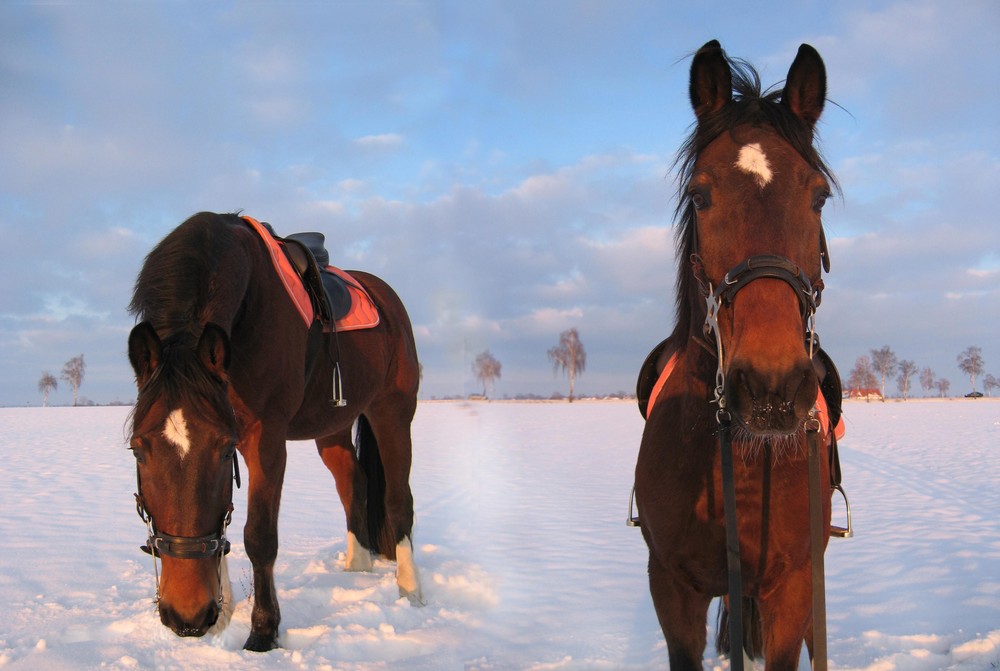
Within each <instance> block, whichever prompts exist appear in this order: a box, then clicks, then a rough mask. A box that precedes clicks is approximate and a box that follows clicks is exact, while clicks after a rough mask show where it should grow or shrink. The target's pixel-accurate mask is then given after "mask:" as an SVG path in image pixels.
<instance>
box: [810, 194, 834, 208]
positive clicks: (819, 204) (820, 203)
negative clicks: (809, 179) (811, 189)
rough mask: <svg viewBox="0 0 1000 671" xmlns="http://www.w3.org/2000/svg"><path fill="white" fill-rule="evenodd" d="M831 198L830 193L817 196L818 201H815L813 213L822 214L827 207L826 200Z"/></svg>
mask: <svg viewBox="0 0 1000 671" xmlns="http://www.w3.org/2000/svg"><path fill="white" fill-rule="evenodd" d="M829 197H830V194H829V193H822V194H820V195H818V196H816V200H814V201H813V211H814V212H820V211H822V210H823V206H824V205H826V199H827V198H829Z"/></svg>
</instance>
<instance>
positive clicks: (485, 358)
mask: <svg viewBox="0 0 1000 671" xmlns="http://www.w3.org/2000/svg"><path fill="white" fill-rule="evenodd" d="M472 372H473V373H475V375H476V379H478V380H479V381H481V382H482V383H483V396H486V397H487V398H490V397H492V396H493V381H494V380H499V379H500V362H499V361H497V359H496V357H494V356H493V355H492V354H491V353H490V351H489V350H485V351H483V352H480V353H479V355H478V356H476V360H475V361H473V362H472ZM487 385H489V388H490V393H489V394H487V393H486V386H487Z"/></svg>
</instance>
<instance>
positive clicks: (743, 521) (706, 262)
mask: <svg viewBox="0 0 1000 671" xmlns="http://www.w3.org/2000/svg"><path fill="white" fill-rule="evenodd" d="M734 91H735V95H734ZM825 96H826V75H825V69H824V66H823V61H822V60H821V59H820V57H819V54H818V53H817V52H816V51H815V50H814V49H813V48H812V47H810V46H808V45H802V46H801V47H800V49H799V51H798V55H797V57H796V58H795V61H794V62H793V64H792V66H791V69H790V70H789V72H788V78H787V80H786V83H785V86H784V88H783V90H781V91H779V92H773V93H767V92H764V93H762V92H761V90H760V81H759V77H758V75H757V73H756V71H754V70H753V68H752V67H750V66H749V65H747V64H746V63H743V62H741V61H731V60H729V59H728V58H727V57H726V55H725V53H724V52H723V51H722V49H721V47H720V46H719V43H718V42H716V41H712V42H709V43H708V44H706V45H705V46H704V47H702V48H701V49H700V50H699V51H698V52H697V53H696V54H695V56H694V59H693V63H692V65H691V79H690V98H691V104H692V106H693V107H694V112H695V115H696V117H697V125H696V128H695V130H694V131H693V133H692V135H691V137H690V138H689V139H688V141H687V143H686V144H685V146H684V149H683V151H682V154H681V156H680V157H679V159H678V162H679V165H680V166H681V177H680V182H681V184H680V200H679V205H678V210H677V214H678V217H679V223H680V226H679V229H678V236H677V237H678V245H679V246H678V251H679V258H680V259H681V264H680V268H679V273H678V292H677V324H676V327H675V328H674V330H673V332H672V334H671V335H670V336H669V338H667V340H665V341H664V342H663V343H662V344H661V346H660V347H659V348H657V349H656V350H654V353H653V354H651V355H650V358H649V359H648V360H647V366H646V367H644V369H643V371H642V373H641V374H640V381H639V399H640V406H641V407H643V406H645V405H646V403H647V401H648V408H646V407H643V412H644V415H645V414H646V410H647V409H648V411H649V412H648V415H646V416H647V421H646V426H645V431H644V433H643V437H642V444H641V447H640V450H639V456H638V462H637V464H636V472H635V478H636V479H635V497H636V503H637V504H638V509H639V513H640V516H641V520H640V522H639V524H640V525H641V527H642V533H643V537H644V539H645V541H646V544H647V545H648V547H649V585H650V592H651V594H652V597H653V603H654V606H655V609H656V614H657V617H658V619H659V622H660V626H661V628H662V629H663V633H664V636H665V638H666V642H667V648H668V652H669V657H670V668H671V670H672V671H682V670H683V669H701V668H702V658H703V655H704V651H705V646H706V631H705V620H706V617H707V611H708V607H709V604H710V601H711V600H712V598H713V597H716V596H721V595H725V594H727V587H728V585H727V545H726V528H725V524H724V510H723V508H724V506H723V498H724V496H723V486H722V480H723V475H722V473H723V470H722V466H721V459H720V442H719V439H720V424H721V420H720V411H722V412H725V413H728V414H727V415H726V418H727V419H726V421H727V422H730V421H731V426H732V445H733V447H734V448H735V450H736V458H735V473H734V480H735V498H736V505H735V511H736V517H737V522H738V539H739V540H738V546H739V551H740V560H739V562H737V564H738V567H739V569H740V571H741V573H740V574H741V575H742V594H743V595H744V601H742V602H741V603H740V605H741V606H743V607H744V613H745V618H744V620H745V621H746V625H747V626H744V631H745V635H744V636H743V639H744V640H743V647H744V648H746V650H747V652H748V653H749V654H750V655H751V656H752V657H753V656H760V654H761V652H762V653H763V656H764V657H765V659H766V668H767V669H794V668H796V667H797V664H798V658H799V655H800V653H801V649H802V642H803V640H807V641H809V642H810V644H809V650H810V656H811V655H812V645H811V640H812V639H811V627H812V622H811V610H810V608H811V606H810V604H811V601H810V599H811V588H812V582H811V575H810V567H811V562H810V544H809V518H808V514H807V513H808V505H807V501H808V492H807V489H808V488H807V482H808V478H807V458H806V452H807V450H806V431H805V428H804V427H805V426H806V423H807V420H809V419H811V418H812V416H813V415H812V413H813V408H814V404H817V402H818V400H817V398H818V394H817V390H818V387H819V384H820V378H819V375H818V373H817V372H816V371H815V370H814V362H813V361H812V360H811V355H812V354H813V352H814V348H813V343H814V335H813V334H812V332H811V329H812V326H811V322H812V317H813V312H814V310H815V307H816V305H818V303H819V293H820V290H821V288H822V280H821V274H822V270H823V269H824V267H826V269H827V270H829V268H828V257H827V250H826V242H825V239H824V234H823V229H822V222H821V217H820V213H821V210H822V208H823V204H824V202H825V201H826V199H827V197H828V196H829V195H830V191H831V185H835V183H834V180H833V177H832V175H831V174H830V171H829V170H828V169H827V167H826V166H825V165H824V164H823V162H822V160H821V158H820V156H819V155H818V153H817V151H816V149H815V148H814V147H813V139H814V138H813V135H814V127H815V124H816V122H817V120H818V119H819V117H820V113H821V112H822V110H823V105H824V102H825ZM817 351H818V348H817ZM666 367H669V368H670V369H671V372H670V373H669V375H668V376H666V377H665V378H660V379H661V380H662V382H660V383H659V384H658V385H657V387H656V388H655V389H651V388H652V386H653V385H652V382H654V381H656V380H657V379H658V376H659V374H660V373H661V371H663V370H664V368H666ZM727 426H728V424H727ZM828 449H829V447H828V444H826V443H825V442H824V445H823V447H822V450H823V454H822V455H821V458H820V461H821V463H822V464H823V466H822V473H821V478H822V479H823V481H824V482H825V481H828V480H829V466H828V465H827V457H828V455H827V450H828ZM824 498H825V501H824V503H823V505H822V509H821V516H822V520H823V525H824V527H825V528H824V529H823V530H822V533H823V540H822V542H821V544H822V546H823V547H825V545H826V538H827V537H828V534H829V525H830V500H829V497H824ZM723 619H724V618H723ZM725 638H726V636H725V635H723V636H722V639H725ZM725 645H726V643H725V641H724V640H723V647H722V649H721V650H720V651H721V652H726V649H725ZM761 646H762V647H761ZM736 650H737V652H735V653H734V654H736V655H739V654H740V653H739V652H738V651H739V647H738V646H737V647H736ZM741 658H742V655H741ZM733 661H734V662H735V661H736V660H735V659H734V660H733Z"/></svg>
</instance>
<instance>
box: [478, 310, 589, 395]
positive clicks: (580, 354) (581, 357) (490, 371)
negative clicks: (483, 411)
mask: <svg viewBox="0 0 1000 671" xmlns="http://www.w3.org/2000/svg"><path fill="white" fill-rule="evenodd" d="M546 354H547V356H548V358H549V362H550V363H551V364H552V373H553V375H555V374H556V373H558V372H559V371H560V370H561V371H562V372H563V373H565V374H566V375H567V376H568V377H569V402H570V403H572V402H573V393H574V392H573V390H574V387H575V384H576V378H577V376H578V375H580V374H582V373H583V371H584V370H585V369H586V368H587V350H586V348H585V347H584V346H583V342H582V341H581V340H580V332H579V331H577V330H576V328H571V329H566V330H565V331H563V332H562V333H560V334H559V344H557V345H556V346H555V347H550V348H549V350H548V352H547V353H546ZM501 367H502V366H501V364H500V362H499V361H498V360H497V358H496V357H495V356H493V354H492V353H491V352H490V351H489V350H488V349H486V350H484V351H482V352H480V353H479V354H478V355H477V356H476V360H475V361H473V362H472V372H473V374H474V375H475V376H476V379H478V380H479V381H480V382H482V383H483V398H491V397H492V395H493V383H494V381H496V380H499V379H500V371H501ZM487 387H488V388H489V389H488V391H489V393H487Z"/></svg>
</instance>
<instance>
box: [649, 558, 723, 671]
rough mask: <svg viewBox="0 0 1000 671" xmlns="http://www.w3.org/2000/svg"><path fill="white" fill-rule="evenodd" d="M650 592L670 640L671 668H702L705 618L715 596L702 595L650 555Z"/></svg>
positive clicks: (697, 670)
mask: <svg viewBox="0 0 1000 671" xmlns="http://www.w3.org/2000/svg"><path fill="white" fill-rule="evenodd" d="M649 592H650V594H651V595H652V597H653V606H654V608H655V609H656V617H657V619H658V620H659V621H660V629H662V630H663V637H664V638H665V639H666V641H667V654H668V655H669V657H670V670H671V671H701V669H702V663H701V660H702V658H703V657H704V656H705V645H706V643H707V634H706V630H705V621H706V619H707V617H708V606H709V604H710V603H711V601H712V598H711V597H709V596H706V595H704V594H700V593H698V592H696V591H695V590H694V589H692V588H691V587H690V586H689V585H687V584H686V583H684V582H682V581H681V580H679V579H678V578H677V577H676V576H675V575H673V574H672V573H671V572H669V571H667V570H666V569H664V568H663V566H662V565H661V564H660V562H659V561H658V560H657V559H656V558H655V557H654V556H653V555H652V553H651V554H650V557H649Z"/></svg>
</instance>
